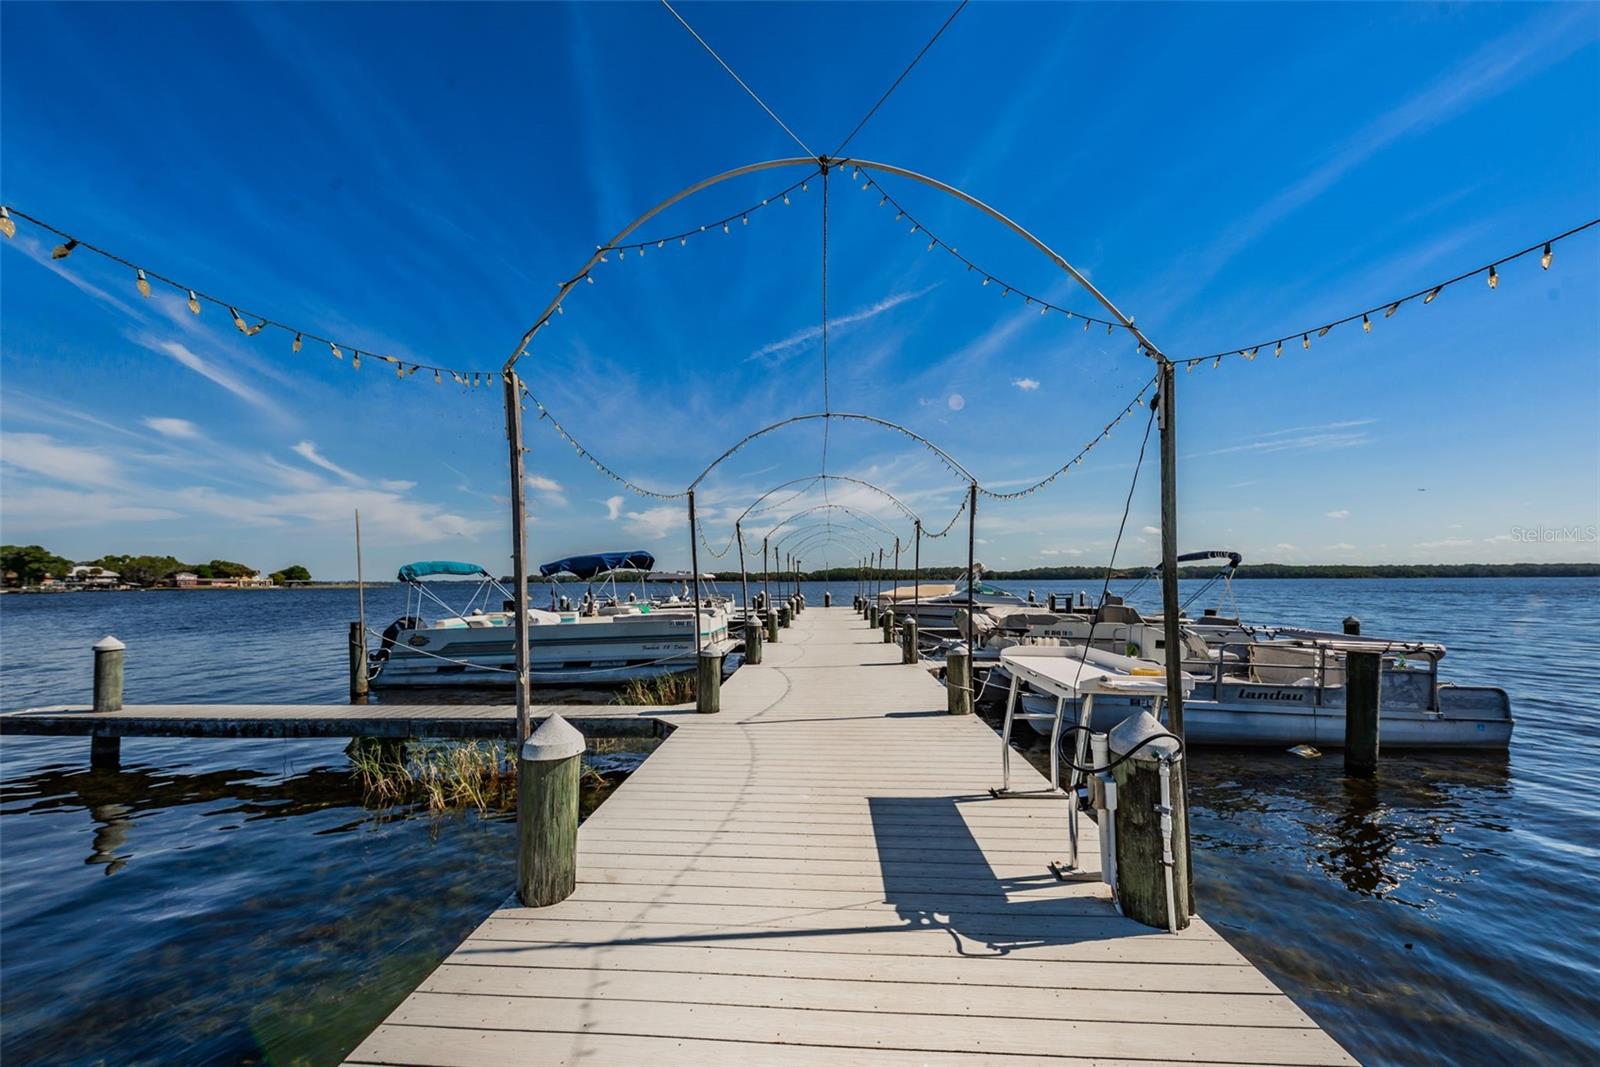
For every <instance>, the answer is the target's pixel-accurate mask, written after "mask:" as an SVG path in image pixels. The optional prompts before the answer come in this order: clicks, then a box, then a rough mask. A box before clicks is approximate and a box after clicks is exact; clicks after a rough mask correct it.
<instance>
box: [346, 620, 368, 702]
mask: <svg viewBox="0 0 1600 1067" xmlns="http://www.w3.org/2000/svg"><path fill="white" fill-rule="evenodd" d="M349 651H350V703H352V704H365V703H366V702H367V631H366V629H365V628H364V627H363V626H362V625H361V622H360V621H359V620H357V621H355V622H352V623H351V624H350V650H349Z"/></svg>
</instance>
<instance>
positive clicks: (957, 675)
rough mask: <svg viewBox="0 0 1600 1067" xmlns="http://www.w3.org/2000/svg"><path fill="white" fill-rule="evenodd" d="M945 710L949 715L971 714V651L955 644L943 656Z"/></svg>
mask: <svg viewBox="0 0 1600 1067" xmlns="http://www.w3.org/2000/svg"><path fill="white" fill-rule="evenodd" d="M944 684H945V691H946V697H945V699H946V701H947V704H946V710H947V711H948V712H949V713H950V714H951V715H971V714H972V653H971V652H969V651H967V646H966V645H957V646H956V647H954V648H952V649H951V650H950V651H949V652H947V653H945V658H944Z"/></svg>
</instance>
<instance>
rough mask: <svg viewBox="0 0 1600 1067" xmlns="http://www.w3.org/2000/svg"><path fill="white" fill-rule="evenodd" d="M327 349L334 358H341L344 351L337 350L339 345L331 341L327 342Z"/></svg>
mask: <svg viewBox="0 0 1600 1067" xmlns="http://www.w3.org/2000/svg"><path fill="white" fill-rule="evenodd" d="M328 351H330V352H332V353H333V358H334V359H343V358H344V353H343V352H341V351H339V346H338V345H336V344H334V343H333V342H332V341H329V342H328Z"/></svg>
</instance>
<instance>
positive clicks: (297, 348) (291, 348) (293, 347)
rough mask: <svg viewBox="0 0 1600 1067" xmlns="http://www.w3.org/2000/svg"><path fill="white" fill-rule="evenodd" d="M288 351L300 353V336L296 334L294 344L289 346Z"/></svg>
mask: <svg viewBox="0 0 1600 1067" xmlns="http://www.w3.org/2000/svg"><path fill="white" fill-rule="evenodd" d="M289 351H291V352H295V353H298V352H299V351H300V335H299V334H298V333H297V334H295V335H294V343H293V344H292V345H290V346H289Z"/></svg>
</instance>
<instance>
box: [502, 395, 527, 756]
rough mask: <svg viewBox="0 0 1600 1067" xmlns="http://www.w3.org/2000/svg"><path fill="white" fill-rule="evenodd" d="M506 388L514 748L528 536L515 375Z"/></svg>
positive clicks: (520, 718)
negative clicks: (514, 659) (513, 625)
mask: <svg viewBox="0 0 1600 1067" xmlns="http://www.w3.org/2000/svg"><path fill="white" fill-rule="evenodd" d="M502 378H503V380H504V381H505V386H506V437H507V439H508V441H509V443H510V448H511V573H512V575H513V578H514V580H515V581H516V583H517V591H516V602H517V622H516V630H517V634H516V637H517V676H516V687H517V744H519V745H520V744H522V742H524V741H526V740H527V739H528V734H529V729H528V534H527V513H526V510H527V501H526V495H525V487H524V485H523V481H524V472H523V449H522V397H521V391H522V388H521V387H522V383H521V381H520V379H518V377H517V372H516V371H507V372H506V373H505V374H504V375H502Z"/></svg>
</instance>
